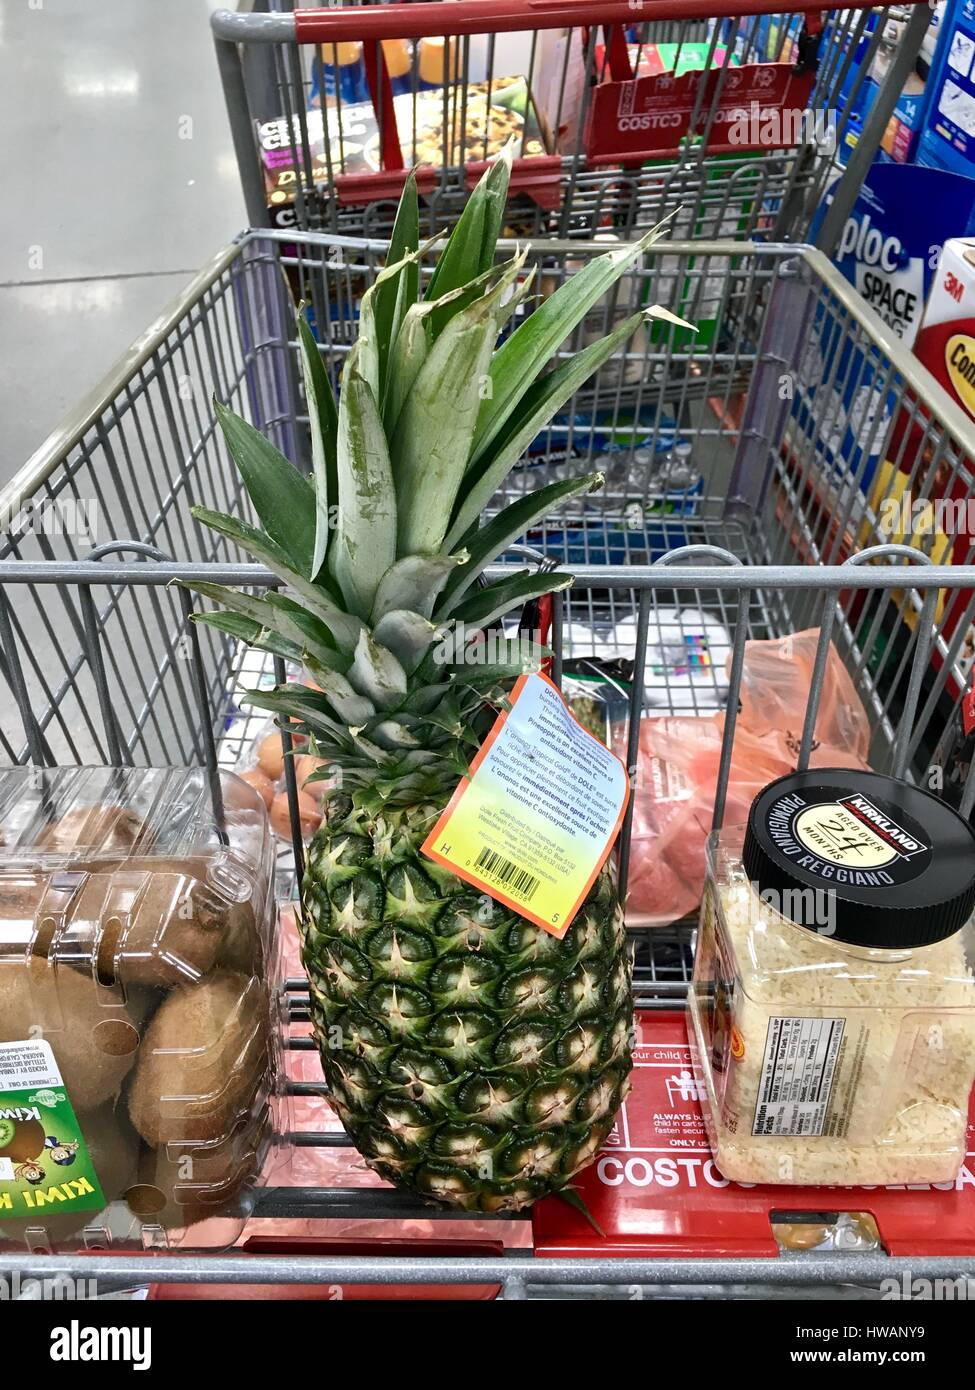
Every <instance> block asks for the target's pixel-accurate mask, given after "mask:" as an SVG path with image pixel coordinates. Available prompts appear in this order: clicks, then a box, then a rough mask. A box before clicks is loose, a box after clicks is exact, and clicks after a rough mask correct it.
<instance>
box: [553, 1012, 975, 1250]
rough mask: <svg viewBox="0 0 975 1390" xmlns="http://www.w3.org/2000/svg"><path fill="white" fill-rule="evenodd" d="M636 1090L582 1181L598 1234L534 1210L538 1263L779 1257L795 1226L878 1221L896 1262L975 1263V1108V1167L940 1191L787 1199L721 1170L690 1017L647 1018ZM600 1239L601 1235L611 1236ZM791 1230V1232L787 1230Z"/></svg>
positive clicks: (577, 1217)
mask: <svg viewBox="0 0 975 1390" xmlns="http://www.w3.org/2000/svg"><path fill="white" fill-rule="evenodd" d="M638 1030H639V1031H638V1042H637V1048H636V1052H635V1055H634V1067H633V1074H632V1078H631V1080H632V1090H631V1091H630V1094H629V1096H628V1097H627V1098H626V1100H625V1101H624V1103H623V1106H622V1108H621V1110H620V1113H619V1115H618V1116H617V1121H616V1125H615V1127H614V1128H613V1130H612V1132H611V1134H610V1135H609V1137H608V1138H607V1141H606V1143H605V1145H604V1147H603V1149H602V1151H601V1152H600V1154H599V1155H598V1157H597V1159H596V1161H595V1162H594V1163H593V1164H592V1166H591V1167H590V1168H588V1169H586V1171H585V1172H584V1173H581V1174H579V1176H578V1178H576V1179H575V1180H574V1181H573V1186H574V1187H575V1188H576V1190H577V1192H578V1194H579V1196H580V1197H581V1198H582V1199H583V1201H584V1203H585V1205H586V1207H587V1208H588V1211H589V1214H590V1216H591V1217H592V1222H591V1223H590V1222H589V1221H587V1219H586V1217H585V1215H584V1214H583V1213H582V1212H581V1211H578V1210H576V1209H575V1207H573V1206H570V1205H569V1204H568V1203H567V1202H565V1201H563V1200H562V1199H560V1198H559V1197H549V1198H546V1200H545V1201H543V1202H539V1203H537V1204H536V1206H534V1207H533V1208H532V1224H533V1233H534V1246H535V1252H536V1254H538V1255H563V1256H564V1255H572V1254H577V1255H588V1256H595V1255H619V1256H630V1257H631V1258H639V1257H641V1256H642V1257H653V1256H655V1255H659V1256H661V1257H668V1258H672V1259H676V1258H693V1257H694V1256H700V1257H710V1258H731V1257H735V1256H737V1257H739V1258H745V1257H749V1256H750V1257H757V1256H765V1255H769V1256H774V1255H777V1254H778V1253H779V1244H778V1242H777V1241H776V1238H775V1235H774V1233H773V1230H772V1213H776V1222H779V1220H780V1219H781V1216H782V1215H784V1214H788V1215H789V1218H790V1219H791V1220H793V1221H794V1220H795V1217H796V1215H798V1214H801V1213H809V1223H810V1224H811V1225H812V1224H816V1223H823V1222H824V1215H823V1214H824V1213H829V1214H833V1213H843V1212H855V1213H867V1214H868V1215H869V1216H872V1218H873V1221H874V1223H875V1224H876V1229H877V1232H878V1233H879V1237H880V1244H881V1245H882V1247H883V1248H884V1249H885V1250H886V1251H887V1252H888V1253H889V1254H891V1255H921V1254H923V1255H956V1256H957V1255H972V1254H975V1107H973V1114H972V1116H971V1117H970V1120H969V1129H968V1136H969V1137H968V1157H967V1159H966V1161H965V1165H964V1167H963V1168H962V1171H961V1173H960V1174H959V1176H958V1178H957V1179H956V1180H955V1182H954V1183H939V1184H937V1185H936V1186H935V1187H932V1186H931V1185H929V1184H918V1185H916V1186H909V1187H884V1188H877V1187H778V1186H775V1187H773V1186H764V1187H759V1186H752V1185H745V1184H742V1183H734V1182H729V1181H728V1180H727V1179H726V1178H724V1177H722V1175H721V1173H720V1172H719V1171H718V1169H717V1168H716V1167H715V1164H714V1160H713V1159H712V1157H711V1151H710V1149H709V1147H708V1142H707V1137H706V1135H705V1131H704V1119H703V1116H702V1114H701V1107H700V1103H699V1100H698V1093H697V1088H696V1083H695V1081H694V1077H693V1072H692V1068H691V1054H690V1049H689V1047H688V1043H687V1035H686V1032H685V1028H684V1016H683V1014H680V1013H659V1014H651V1015H649V1016H648V1015H642V1016H641V1015H638ZM595 1227H598V1228H599V1231H600V1232H602V1234H601V1235H600V1234H599V1233H598V1232H597V1230H596V1229H595ZM780 1229H781V1228H780Z"/></svg>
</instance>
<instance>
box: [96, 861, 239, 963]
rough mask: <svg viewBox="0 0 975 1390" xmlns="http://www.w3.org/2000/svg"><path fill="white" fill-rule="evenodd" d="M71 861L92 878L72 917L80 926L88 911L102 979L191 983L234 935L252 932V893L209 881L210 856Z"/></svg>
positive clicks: (219, 953)
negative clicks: (235, 892)
mask: <svg viewBox="0 0 975 1390" xmlns="http://www.w3.org/2000/svg"><path fill="white" fill-rule="evenodd" d="M74 867H75V868H76V869H77V870H78V871H79V872H81V873H88V874H89V878H88V880H87V882H86V883H85V885H84V886H83V887H82V889H81V891H80V892H79V893H78V895H77V897H76V899H75V901H74V903H73V904H72V909H71V918H72V923H74V924H77V926H78V927H79V928H80V924H81V923H82V922H84V921H85V920H86V918H87V920H88V921H90V922H91V923H92V924H93V927H92V945H91V951H92V954H93V955H94V957H95V970H96V973H97V976H98V979H99V981H100V982H101V983H102V984H105V985H114V984H121V985H124V986H128V985H143V986H147V987H149V988H156V989H171V988H173V987H174V986H176V985H184V984H193V983H195V982H196V981H197V980H199V979H201V978H202V977H203V976H204V975H206V974H207V973H208V972H209V971H210V970H211V969H212V968H213V966H214V964H215V963H216V961H217V959H218V957H219V956H220V955H222V954H223V951H222V948H224V947H225V946H226V943H227V941H228V940H229V939H230V938H231V937H235V938H236V937H242V938H246V937H247V936H248V935H250V936H254V935H255V934H256V931H257V923H256V921H255V915H254V910H253V906H252V904H251V902H250V899H247V900H246V901H245V902H243V903H237V902H233V901H228V900H227V898H226V897H225V896H224V895H223V894H222V893H221V892H219V891H218V890H217V889H215V888H214V887H213V886H212V884H211V883H209V882H208V880H207V874H208V871H209V870H210V868H211V862H210V861H209V860H208V859H206V858H204V857H195V858H161V857H147V858H141V857H136V858H129V859H125V860H122V861H119V862H116V863H113V862H111V861H105V860H97V861H92V862H91V863H85V862H83V861H82V862H79V863H78V864H77V865H75V866H74Z"/></svg>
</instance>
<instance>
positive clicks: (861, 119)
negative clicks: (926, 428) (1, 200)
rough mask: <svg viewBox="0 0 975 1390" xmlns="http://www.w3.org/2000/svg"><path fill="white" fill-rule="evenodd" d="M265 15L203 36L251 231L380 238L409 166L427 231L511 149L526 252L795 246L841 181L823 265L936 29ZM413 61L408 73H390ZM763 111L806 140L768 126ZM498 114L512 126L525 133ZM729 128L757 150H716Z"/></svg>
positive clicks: (248, 16)
mask: <svg viewBox="0 0 975 1390" xmlns="http://www.w3.org/2000/svg"><path fill="white" fill-rule="evenodd" d="M272 10H273V11H274V12H273V13H255V12H252V8H251V6H250V5H246V6H241V8H240V11H239V12H237V13H232V12H230V11H226V10H224V11H218V12H217V13H216V14H214V15H213V16H212V21H211V22H212V26H213V32H214V37H215V40H216V46H217V56H218V60H219V65H220V73H221V79H222V82H223V86H224V92H225V96H226V100H227V109H228V113H229V116H230V124H231V129H232V132H233V138H234V146H235V150H236V155H237V162H238V166H239V169H240V175H241V181H242V185H243V189H244V195H245V199H246V205H247V211H248V217H249V219H250V222H251V224H252V225H253V226H274V227H279V228H280V227H289V228H290V227H294V228H299V229H305V230H317V229H328V230H330V231H332V232H341V233H348V234H350V235H368V236H384V235H388V232H389V228H390V226H391V222H392V217H393V213H394V211H395V203H396V197H397V195H398V191H399V188H400V187H401V185H402V180H403V167H404V165H405V166H407V167H408V166H411V165H418V166H420V168H421V173H420V188H421V190H422V192H423V194H424V202H423V205H424V208H425V217H426V225H427V227H428V228H429V229H430V230H435V229H437V228H439V227H442V226H444V225H446V224H448V223H449V222H450V221H452V219H453V218H455V217H456V215H457V213H458V211H459V209H460V207H461V206H462V204H463V202H464V199H465V197H466V194H467V192H468V191H469V189H470V187H471V186H472V182H473V181H474V180H476V177H477V174H478V172H479V169H480V168H481V167H483V161H484V160H485V159H486V158H488V157H489V156H490V155H491V154H492V153H496V151H497V148H498V147H499V144H500V143H502V142H503V140H504V139H505V138H506V137H507V135H508V134H509V133H511V132H512V131H513V132H514V134H515V139H516V147H515V148H516V154H517V156H518V157H517V158H516V161H515V169H514V175H513V178H512V192H513V197H512V199H511V202H510V205H509V216H510V220H511V225H512V229H513V230H516V231H517V232H518V233H519V234H521V235H526V236H527V235H531V236H558V237H581V238H586V237H591V236H593V235H594V234H595V233H597V232H599V231H600V230H603V229H606V228H609V229H611V230H614V231H616V232H617V233H618V234H619V235H622V236H629V235H632V234H633V232H634V231H635V230H636V229H639V228H646V227H649V226H652V225H654V223H656V222H658V221H659V220H660V219H661V218H662V217H663V216H665V215H666V214H668V213H673V212H677V218H676V221H675V224H674V233H675V235H677V236H685V237H729V236H731V237H735V238H740V239H748V238H751V237H755V236H758V235H761V236H767V237H768V238H769V239H770V240H772V241H785V240H803V239H805V238H806V237H807V235H808V232H809V228H810V223H811V219H812V217H813V215H814V213H815V211H816V209H817V208H818V207H819V206H820V205H821V203H822V202H823V198H824V194H825V192H826V190H827V188H828V187H829V185H830V184H831V182H832V181H833V180H834V178H835V179H836V180H837V182H836V184H835V187H834V188H833V206H832V209H831V211H830V213H829V214H828V215H827V217H826V219H825V221H824V223H823V225H822V228H821V230H820V236H819V244H820V245H821V246H822V247H824V248H825V249H830V248H831V247H832V246H833V245H834V244H835V240H836V238H837V236H838V235H839V232H840V230H841V229H842V227H843V225H844V223H845V221H846V218H847V216H848V214H849V211H850V209H851V208H852V206H853V202H854V201H855V199H856V196H857V194H858V192H859V190H860V186H861V185H862V182H863V178H864V176H865V173H866V171H867V169H868V168H869V166H870V164H871V161H872V160H873V157H874V155H875V154H876V152H877V150H878V149H879V148H880V142H881V139H882V137H883V135H884V132H885V129H886V127H887V124H888V121H889V120H890V117H891V114H892V112H893V110H894V107H895V104H896V102H897V100H898V98H899V97H900V94H901V91H902V89H903V87H904V82H905V79H906V78H907V76H908V75H909V74H910V73H911V71H912V69H913V65H914V62H915V59H916V58H917V55H918V53H919V52H920V49H921V44H922V41H923V39H924V36H925V33H926V30H927V25H928V23H929V20H930V8H929V7H928V6H927V5H924V4H912V5H900V6H887V7H871V6H869V5H865V4H862V3H860V4H855V5H853V6H850V7H846V8H843V9H836V10H823V9H821V8H820V7H818V6H816V5H814V4H802V5H797V6H795V7H794V8H792V9H791V10H788V9H787V10H782V9H779V8H777V7H776V4H775V0H749V3H748V4H746V5H744V6H743V5H741V4H739V5H738V6H736V7H735V10H734V11H732V9H731V7H728V8H727V9H726V8H724V7H723V6H722V4H721V3H720V0H646V3H643V2H642V0H640V2H639V3H630V0H531V3H530V4H525V3H522V0H454V3H451V4H441V3H421V4H386V5H374V4H364V5H363V4H358V5H349V4H344V3H343V4H338V5H335V4H333V5H330V6H328V7H327V8H305V7H293V6H290V5H289V6H285V5H278V4H275V5H272ZM892 30H893V32H896V44H895V46H894V47H893V48H892V49H888V47H887V45H889V42H890V40H889V37H885V36H889V34H890V32H892ZM625 35H628V36H629V39H630V43H629V46H627V42H626V38H625ZM406 43H415V44H416V45H417V51H418V53H419V54H420V60H421V61H419V62H417V63H416V64H413V65H410V63H409V58H408V56H407V57H406V58H404V56H403V55H404V52H405V49H404V44H406ZM340 45H342V46H344V47H341V48H340V47H338V46H340ZM424 48H425V49H426V54H425V56H424ZM357 53H358V54H359V55H360V56H358V57H357V56H356V55H357ZM881 53H883V56H884V63H883V77H882V80H881V81H880V84H879V90H878V91H877V92H876V94H875V95H874V96H873V99H872V104H870V103H866V102H865V100H864V99H865V96H866V86H865V84H866V85H869V83H868V79H867V74H868V73H869V72H870V71H871V70H872V68H873V65H874V61H875V59H877V57H878V55H879V54H881ZM758 64H763V65H766V66H765V68H764V71H763V72H759V71H758V69H757V67H756V65H758ZM770 64H771V65H775V66H771V67H770V66H768V65H770ZM770 74H774V76H771V77H770ZM634 78H638V79H639V80H640V81H642V82H643V83H644V84H646V83H651V84H655V85H654V90H653V93H652V94H650V93H648V92H647V91H646V90H645V88H643V89H640V91H639V93H638V92H637V88H636V87H635V85H634V80H633V79H634ZM527 93H530V94H531V97H530V98H528V97H527ZM323 97H324V100H325V102H326V103H327V105H328V107H329V114H328V116H327V119H326V120H324V122H323V119H322V100H323ZM526 101H527V102H528V105H527V106H526ZM777 103H782V104H783V106H784V108H785V111H787V112H791V113H794V114H795V115H798V114H800V112H801V111H802V110H806V112H807V114H808V118H809V119H808V120H806V121H804V122H801V123H799V122H797V123H795V124H792V125H790V123H789V120H788V118H786V119H785V120H784V121H781V122H780V123H779V126H778V127H777V125H776V119H775V111H777V110H778V109H779V108H778V106H777ZM431 107H432V108H433V110H432V114H431ZM644 107H646V108H647V109H648V110H651V111H652V110H656V115H653V114H651V115H649V116H648V115H646V114H645V113H644V114H640V113H643V112H644ZM865 107H866V108H867V109H864V108H865ZM512 109H515V110H518V109H521V110H525V111H527V117H526V120H525V121H524V123H522V124H518V123H517V122H516V121H512V118H511V114H510V113H511V111H512ZM742 111H744V112H747V113H749V115H750V117H751V119H752V121H753V125H754V131H753V134H754V138H752V137H751V136H749V137H748V138H745V137H744V136H743V134H742V131H741V130H739V131H738V132H737V133H736V134H735V135H731V134H730V132H731V130H732V127H733V124H734V121H735V118H736V115H738V114H740V113H741V112H742ZM634 112H635V113H637V114H636V115H634V114H633V113H634ZM681 112H682V113H683V114H682V115H681V114H680V113H681ZM769 112H771V113H772V119H771V121H769V120H766V119H765V117H766V114H767V113H769ZM779 114H780V115H781V114H782V112H781V111H780V112H779ZM624 127H625V129H624ZM742 141H743V143H742ZM736 142H737V143H736Z"/></svg>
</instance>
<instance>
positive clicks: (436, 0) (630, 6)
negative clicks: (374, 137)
mask: <svg viewBox="0 0 975 1390" xmlns="http://www.w3.org/2000/svg"><path fill="white" fill-rule="evenodd" d="M874 5H875V0H851V3H850V4H849V5H848V6H846V8H847V9H853V10H869V9H873V8H874ZM822 8H823V5H822V0H805V2H804V0H791V3H790V4H789V5H788V12H789V13H790V14H800V13H801V14H818V13H820V12H821V10H822ZM782 12H783V10H782V0H733V3H732V0H643V3H642V4H636V3H631V0H453V3H452V4H443V3H442V0H432V3H431V0H426V3H421V4H414V5H369V6H364V7H363V8H362V9H351V10H347V9H342V10H336V9H321V10H296V11H295V16H294V20H295V38H296V39H297V41H298V42H299V43H343V42H349V41H352V40H355V39H418V38H423V37H425V36H426V35H430V34H436V35H438V36H439V35H444V36H447V35H452V34H502V33H510V32H512V31H514V30H519V29H561V28H563V27H565V28H571V27H574V26H575V25H593V24H641V23H644V22H645V21H651V22H653V21H656V20H661V19H734V18H744V17H745V16H746V15H758V14H782Z"/></svg>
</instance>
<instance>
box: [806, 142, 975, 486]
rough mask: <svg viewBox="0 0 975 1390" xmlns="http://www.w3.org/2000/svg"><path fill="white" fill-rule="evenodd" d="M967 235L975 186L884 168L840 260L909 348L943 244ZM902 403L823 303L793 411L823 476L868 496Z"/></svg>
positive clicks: (973, 220) (873, 174)
mask: <svg viewBox="0 0 975 1390" xmlns="http://www.w3.org/2000/svg"><path fill="white" fill-rule="evenodd" d="M830 197H831V194H827V198H826V200H825V205H826V206H828V203H829V201H830ZM824 212H825V206H824V209H823V211H822V212H821V213H820V218H818V219H817V220H816V221H815V222H814V223H813V228H812V234H811V237H810V239H811V240H815V237H816V234H817V231H818V227H819V220H820V219H821V217H822V215H823V214H824ZM969 233H975V180H973V179H962V178H958V177H957V176H955V175H950V174H947V173H945V172H944V171H942V170H939V169H922V168H920V167H918V166H915V165H901V164H892V163H887V162H884V163H879V162H878V163H875V164H874V166H873V168H872V169H871V170H870V174H869V176H868V178H867V180H866V181H865V183H864V186H863V188H862V190H861V192H860V196H859V197H858V199H857V201H856V204H855V205H854V208H853V212H852V213H851V215H850V217H849V218H848V219H847V222H846V225H845V227H844V228H843V232H842V235H841V237H840V242H839V246H838V248H837V252H836V257H835V260H836V264H837V266H838V268H839V269H840V270H841V271H842V273H843V274H844V276H845V277H846V279H847V280H849V281H850V283H851V284H852V285H854V286H855V287H856V289H857V290H858V291H859V292H860V293H861V294H862V295H863V298H864V299H865V300H866V302H867V303H868V304H869V305H870V307H871V308H872V309H873V310H874V311H875V312H876V313H877V314H878V315H879V316H880V318H881V319H883V321H884V322H885V323H886V324H887V325H888V327H889V328H890V329H891V330H892V332H893V333H895V334H896V336H897V337H898V338H900V339H902V341H903V342H904V345H905V346H906V347H911V346H912V345H913V343H914V340H915V337H916V336H917V332H918V329H919V327H920V325H921V319H922V315H923V312H924V305H925V301H926V299H927V296H928V294H929V293H930V290H931V286H932V284H933V281H934V274H935V268H936V266H937V264H938V258H939V256H940V253H941V247H942V245H943V244H944V242H945V241H947V240H948V239H949V238H950V237H952V236H958V235H967V234H969ZM824 394H825V397H826V399H825V400H824V399H823V397H824ZM896 405H897V400H896V395H895V393H894V392H892V391H885V390H882V389H881V387H880V386H879V385H878V384H877V372H876V370H875V367H874V365H873V363H872V362H870V361H868V360H867V358H866V356H865V354H864V352H863V350H862V348H861V347H860V346H859V344H858V342H857V341H856V340H855V338H854V337H853V336H851V328H850V325H849V324H848V323H847V322H846V320H845V317H838V316H837V315H836V314H835V313H833V312H830V311H829V309H828V308H827V307H825V306H823V305H819V306H818V307H817V311H816V317H815V320H814V323H813V325H812V332H811V334H810V339H809V342H808V344H807V346H806V348H805V350H804V352H803V354H802V357H801V362H800V366H799V372H798V382H797V389H796V400H795V407H794V414H795V415H796V418H797V420H798V421H799V423H800V425H801V426H802V428H803V431H804V433H806V434H807V435H808V437H811V438H815V439H816V440H817V453H818V456H819V463H820V468H821V471H822V472H823V473H824V474H825V475H826V476H827V477H829V478H830V479H831V480H832V481H833V482H834V483H836V484H842V483H845V482H849V481H853V482H854V483H855V484H856V486H857V487H858V488H859V489H860V490H861V491H864V492H867V491H869V488H870V486H871V483H872V480H873V477H874V474H875V472H876V470H877V467H878V464H880V463H882V462H883V460H884V456H885V454H886V452H887V450H888V447H889V444H888V441H889V438H890V434H891V422H892V420H893V417H894V414H895V410H896Z"/></svg>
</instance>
